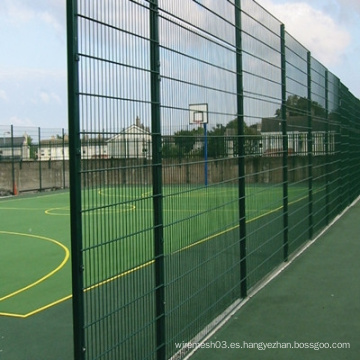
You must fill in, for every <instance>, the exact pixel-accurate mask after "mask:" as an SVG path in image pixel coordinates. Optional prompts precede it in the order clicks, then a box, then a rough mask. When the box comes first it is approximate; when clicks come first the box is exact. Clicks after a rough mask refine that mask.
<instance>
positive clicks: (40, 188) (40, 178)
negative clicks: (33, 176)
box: [38, 128, 42, 191]
mask: <svg viewBox="0 0 360 360" xmlns="http://www.w3.org/2000/svg"><path fill="white" fill-rule="evenodd" d="M38 141H39V146H38V162H39V191H42V173H41V171H42V169H41V161H42V160H41V129H40V128H38Z"/></svg>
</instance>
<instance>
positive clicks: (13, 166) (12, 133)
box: [10, 125, 17, 195]
mask: <svg viewBox="0 0 360 360" xmlns="http://www.w3.org/2000/svg"><path fill="white" fill-rule="evenodd" d="M10 132H11V180H12V184H13V186H12V187H13V195H16V193H17V190H16V184H15V163H14V161H15V158H14V126H13V125H11V130H10Z"/></svg>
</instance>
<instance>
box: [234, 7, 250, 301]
mask: <svg viewBox="0 0 360 360" xmlns="http://www.w3.org/2000/svg"><path fill="white" fill-rule="evenodd" d="M235 31H236V36H235V40H236V74H237V79H236V82H237V126H238V134H237V136H238V143H239V163H238V177H239V218H240V219H239V226H240V294H241V297H242V298H245V297H246V296H247V266H246V207H245V205H246V204H245V136H244V135H245V133H244V85H243V58H242V26H241V1H240V0H236V1H235Z"/></svg>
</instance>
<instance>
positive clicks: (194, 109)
mask: <svg viewBox="0 0 360 360" xmlns="http://www.w3.org/2000/svg"><path fill="white" fill-rule="evenodd" d="M189 110H190V117H189V124H193V125H202V124H207V122H208V104H190V105H189Z"/></svg>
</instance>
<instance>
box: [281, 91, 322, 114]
mask: <svg viewBox="0 0 360 360" xmlns="http://www.w3.org/2000/svg"><path fill="white" fill-rule="evenodd" d="M308 102H309V101H308V99H307V98H305V97H300V96H298V95H290V96H289V97H288V98H287V100H286V110H287V114H288V116H301V115H306V114H307V112H308ZM311 113H312V115H314V116H317V117H325V115H326V111H325V109H324V107H322V106H321V105H320V104H319V103H318V102H316V101H312V102H311ZM275 116H276V117H278V118H280V117H281V108H279V109H277V110H276V111H275Z"/></svg>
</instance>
